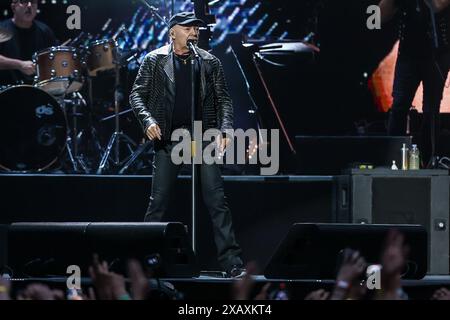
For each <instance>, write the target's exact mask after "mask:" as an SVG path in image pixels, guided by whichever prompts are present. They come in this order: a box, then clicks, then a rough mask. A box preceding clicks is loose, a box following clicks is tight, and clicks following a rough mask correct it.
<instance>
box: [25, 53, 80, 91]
mask: <svg viewBox="0 0 450 320" xmlns="http://www.w3.org/2000/svg"><path fill="white" fill-rule="evenodd" d="M33 62H34V63H35V64H36V77H35V82H34V85H35V86H37V87H38V88H41V89H42V90H44V91H46V92H48V93H50V94H53V95H64V94H67V93H73V92H77V91H80V90H81V88H82V87H83V82H84V80H83V76H82V70H83V62H82V59H81V58H80V55H79V53H78V51H77V49H75V48H72V47H52V48H50V49H45V50H42V51H40V52H38V53H36V54H35V55H34V57H33Z"/></svg>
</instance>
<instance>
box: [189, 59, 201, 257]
mask: <svg viewBox="0 0 450 320" xmlns="http://www.w3.org/2000/svg"><path fill="white" fill-rule="evenodd" d="M192 55H193V58H191V139H192V142H191V143H192V146H191V163H192V172H191V174H192V181H191V198H192V207H191V212H192V250H193V251H194V254H196V253H197V240H196V239H197V237H196V233H197V228H196V224H197V182H198V181H197V180H198V179H197V165H196V164H195V159H196V157H197V152H198V148H202V145H201V141H195V134H194V128H195V118H196V101H195V62H196V61H198V59H199V56H198V54H197V53H196V52H195V51H194V52H192Z"/></svg>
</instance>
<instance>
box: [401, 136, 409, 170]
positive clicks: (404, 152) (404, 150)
mask: <svg viewBox="0 0 450 320" xmlns="http://www.w3.org/2000/svg"><path fill="white" fill-rule="evenodd" d="M408 160H409V159H408V148H407V147H406V143H404V144H403V147H402V170H408V162H409V161H408Z"/></svg>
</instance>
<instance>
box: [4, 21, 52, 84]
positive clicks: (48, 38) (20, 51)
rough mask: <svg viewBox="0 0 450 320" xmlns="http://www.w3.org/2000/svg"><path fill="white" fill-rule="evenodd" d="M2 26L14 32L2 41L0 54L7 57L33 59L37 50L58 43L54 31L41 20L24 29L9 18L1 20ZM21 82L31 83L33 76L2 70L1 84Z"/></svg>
mask: <svg viewBox="0 0 450 320" xmlns="http://www.w3.org/2000/svg"><path fill="white" fill-rule="evenodd" d="M0 27H2V28H6V29H8V30H10V31H12V32H13V38H12V39H11V40H9V41H7V42H4V43H0V54H1V55H3V56H5V57H7V58H11V59H18V60H24V61H27V60H28V61H31V59H32V57H33V55H34V54H35V53H36V52H38V51H40V50H43V49H46V48H50V47H52V46H56V45H57V40H56V37H55V35H54V33H53V31H52V30H51V29H50V28H49V27H48V26H47V25H45V24H44V23H42V22H40V21H34V23H33V25H32V27H31V28H28V29H23V28H19V27H18V26H16V25H15V24H14V22H13V21H12V19H8V20H5V21H2V22H0ZM20 82H24V83H27V84H31V83H32V82H33V77H32V76H31V77H28V76H25V75H24V74H23V73H22V72H20V71H19V70H0V85H8V84H17V83H20Z"/></svg>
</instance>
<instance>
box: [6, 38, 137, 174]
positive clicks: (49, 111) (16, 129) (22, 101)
mask: <svg viewBox="0 0 450 320" xmlns="http://www.w3.org/2000/svg"><path fill="white" fill-rule="evenodd" d="M11 37H12V35H11V34H10V33H9V32H8V31H6V30H3V29H0V42H4V41H8V40H9V39H11ZM67 43H69V42H67ZM124 55H125V54H124V52H123V50H121V49H120V48H119V46H118V44H117V42H116V41H115V40H114V39H104V40H96V41H91V42H90V43H88V45H83V46H70V45H62V46H57V47H51V48H48V49H45V50H42V51H39V52H36V53H35V54H34V56H33V63H34V64H35V66H36V76H35V78H34V83H33V85H24V84H19V85H10V86H7V87H3V88H0V106H1V109H2V112H3V116H2V124H1V125H0V169H1V170H4V171H7V172H20V173H35V172H43V171H45V170H48V169H51V168H55V165H56V164H60V167H59V168H63V169H62V171H65V172H70V173H97V174H102V173H104V172H105V171H106V170H109V172H108V173H110V172H112V171H111V170H112V168H119V169H120V167H121V166H123V164H125V163H126V165H127V168H128V167H129V160H130V159H131V158H133V152H134V151H135V149H136V148H138V145H139V143H136V142H135V141H133V139H131V138H130V137H129V136H128V135H127V134H125V133H123V132H122V131H121V128H120V116H121V114H123V112H121V110H120V109H121V101H122V99H123V94H121V92H120V70H121V69H122V68H123V67H124V62H123V61H124V59H123V57H124ZM125 60H126V62H129V60H130V59H125ZM105 71H106V72H110V73H112V72H113V73H114V77H115V89H114V90H115V92H114V98H112V99H113V100H114V102H113V104H114V111H113V112H114V113H113V115H112V116H111V117H109V118H112V119H115V126H114V133H112V135H111V138H110V139H109V143H108V144H107V146H106V147H102V143H101V142H100V139H99V137H98V134H97V130H96V128H95V125H94V123H93V117H92V104H93V98H92V96H93V94H92V81H93V79H95V78H96V77H98V76H99V74H101V73H102V72H105ZM83 88H84V89H86V90H84V91H82V90H83ZM84 92H87V93H86V94H87V95H88V96H89V98H88V99H87V100H88V101H89V103H87V102H86V100H85V99H84V97H83V93H84ZM130 111H131V110H128V111H126V112H130ZM80 118H83V119H87V121H85V122H82V121H81V120H80ZM81 123H83V124H84V127H83V128H80V124H81ZM86 123H87V124H86ZM87 149H89V150H90V151H89V152H90V154H89V152H88V151H87ZM124 149H125V150H127V155H126V156H124V155H123V150H124ZM121 156H122V159H121ZM133 159H134V158H133ZM64 162H65V163H64ZM63 163H64V164H63ZM64 166H66V168H64ZM121 172H122V173H123V170H122V171H121Z"/></svg>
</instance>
